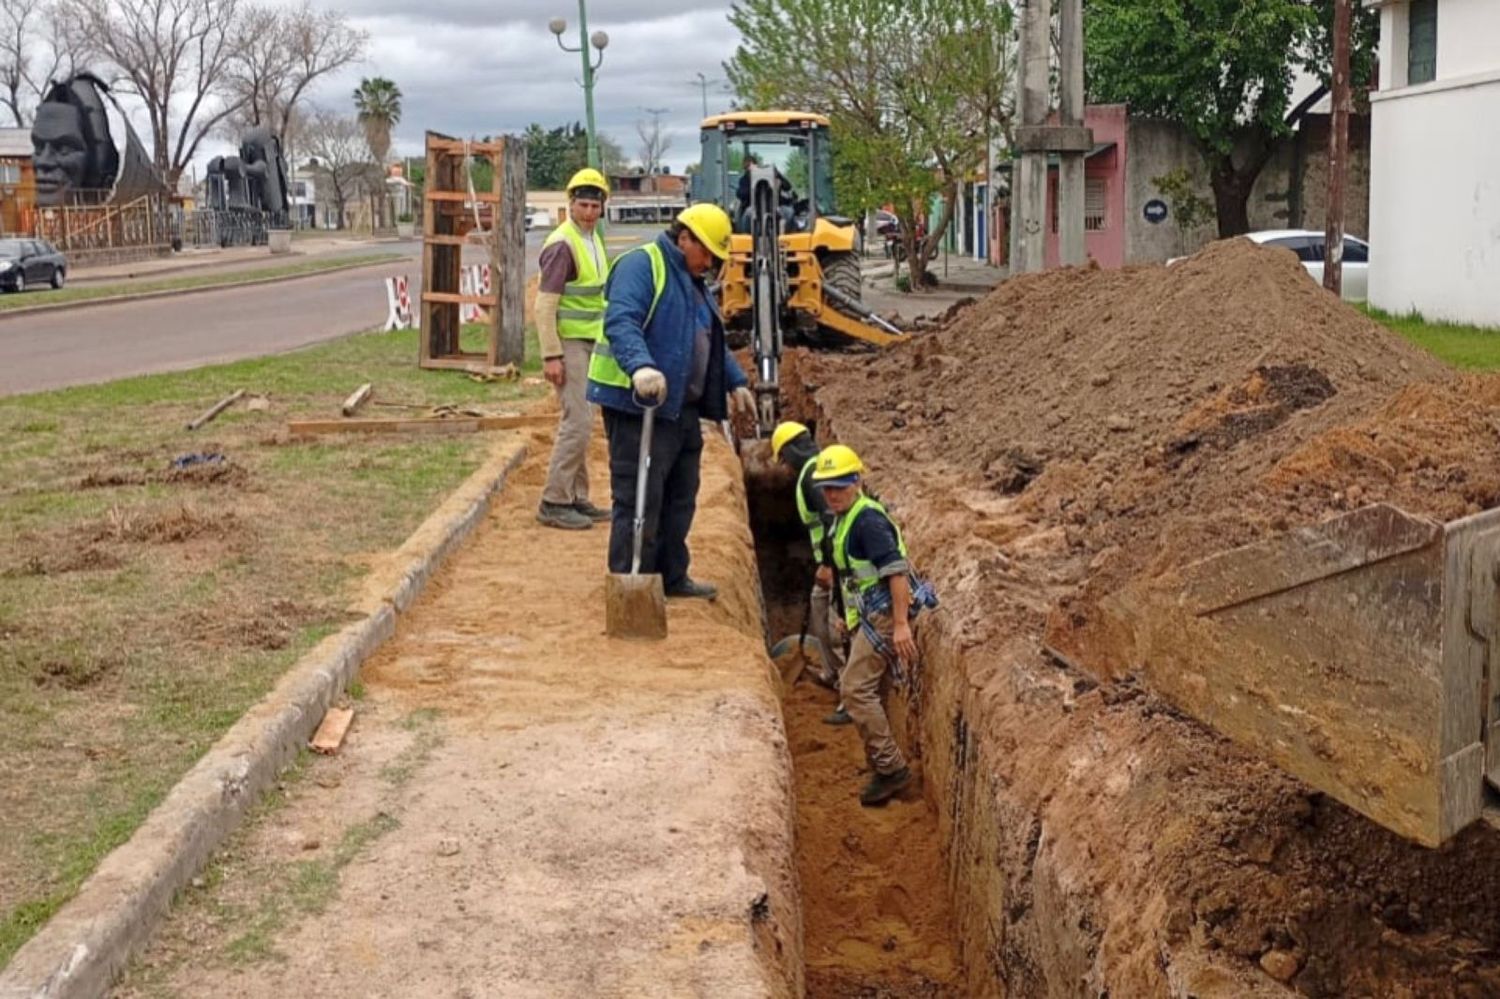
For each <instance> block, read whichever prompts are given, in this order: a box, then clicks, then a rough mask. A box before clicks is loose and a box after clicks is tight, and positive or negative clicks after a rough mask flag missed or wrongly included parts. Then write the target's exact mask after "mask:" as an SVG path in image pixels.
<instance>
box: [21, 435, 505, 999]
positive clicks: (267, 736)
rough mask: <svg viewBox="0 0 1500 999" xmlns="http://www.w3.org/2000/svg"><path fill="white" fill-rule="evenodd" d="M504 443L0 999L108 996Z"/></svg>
mask: <svg viewBox="0 0 1500 999" xmlns="http://www.w3.org/2000/svg"><path fill="white" fill-rule="evenodd" d="M527 450H528V448H527V438H526V437H525V436H524V435H510V436H508V437H507V438H506V439H505V440H504V441H503V442H501V443H498V444H497V445H496V447H495V450H494V451H493V453H492V454H491V457H490V458H489V460H488V461H486V462H485V464H484V465H483V466H481V467H480V468H479V470H478V471H476V472H475V473H474V474H473V475H471V476H470V477H469V478H468V480H467V481H465V482H464V483H463V484H462V485H461V486H459V488H458V489H457V490H456V491H454V493H453V494H452V495H450V496H449V497H448V499H447V500H445V501H444V502H443V504H442V505H441V506H439V507H438V509H437V510H436V511H434V512H433V513H432V514H431V515H430V516H429V517H428V518H427V520H426V521H424V522H423V523H422V525H421V526H420V527H418V528H417V530H416V532H415V533H413V534H412V536H411V537H410V538H408V539H407V541H406V542H405V543H404V544H403V545H402V546H401V547H400V548H399V549H397V551H396V554H395V556H394V557H393V558H392V559H391V560H390V563H389V567H388V568H386V569H384V570H377V572H376V573H375V575H374V576H372V578H371V580H370V581H369V582H368V583H367V585H366V587H365V590H364V594H365V595H364V597H363V598H362V599H361V601H360V602H359V604H358V605H357V606H356V609H357V610H358V611H360V612H362V613H364V614H365V616H364V618H363V619H361V620H360V621H358V622H356V623H355V624H351V625H349V626H348V627H346V628H344V629H343V630H341V631H339V632H338V633H337V634H335V635H331V636H329V637H328V638H326V639H324V640H323V641H322V642H320V643H318V645H317V646H315V647H314V648H313V649H312V651H310V652H309V653H308V654H307V655H305V656H303V657H302V658H301V659H300V660H298V661H297V663H296V664H295V665H293V666H292V667H291V669H290V670H288V671H287V673H286V675H285V676H283V677H282V678H281V680H280V682H278V683H277V684H276V686H275V688H273V689H272V690H271V692H270V693H269V694H267V695H266V696H265V697H264V698H263V699H262V700H261V701H260V703H258V704H256V705H255V706H254V707H252V708H251V709H250V710H249V711H247V712H245V714H244V716H243V717H241V718H240V720H239V721H238V722H236V723H235V725H234V727H233V728H231V729H230V730H229V731H228V732H226V733H225V734H224V736H223V737H222V738H220V739H219V741H218V742H217V743H216V744H215V745H214V746H213V748H211V749H210V750H209V751H208V752H207V753H206V754H205V755H204V757H203V758H202V759H201V760H199V761H198V763H197V764H196V765H195V766H194V767H193V768H192V769H191V770H189V771H188V773H187V774H186V776H184V777H183V778H182V780H180V781H178V783H177V785H176V786H175V787H173V788H172V790H171V791H170V792H169V793H168V795H167V798H166V800H165V801H163V802H162V803H161V804H160V805H159V806H157V808H156V809H155V810H154V811H152V813H151V814H150V815H149V816H148V817H147V818H146V821H145V822H144V823H143V824H142V825H141V827H140V828H139V829H137V830H136V831H135V834H134V835H132V836H131V837H130V839H129V840H128V841H127V842H125V843H124V844H123V845H121V846H120V847H118V848H116V849H115V850H114V851H113V852H112V853H110V854H109V855H108V856H107V857H105V858H104V860H103V862H102V863H100V865H99V867H98V869H97V870H96V871H95V872H94V873H93V874H92V875H90V876H89V878H88V880H87V881H85V882H84V883H83V886H82V887H81V888H80V889H79V891H78V894H77V895H76V896H74V898H73V899H72V900H71V901H69V902H68V903H67V904H66V905H64V906H63V907H62V908H61V909H60V910H58V912H57V913H56V914H55V915H54V916H53V917H52V918H51V919H50V920H48V922H47V924H46V925H45V926H43V927H42V928H41V930H39V931H38V932H37V934H36V936H34V937H32V938H31V939H30V940H29V941H27V942H26V944H25V945H23V946H22V947H21V949H20V950H19V951H17V952H16V954H15V956H14V957H13V958H12V959H11V961H10V963H9V964H8V965H7V966H6V967H5V969H4V970H3V971H0V999H85V997H88V999H92V997H96V996H101V995H103V994H105V992H106V991H107V990H108V989H109V986H110V983H111V982H112V981H113V980H114V978H115V976H116V975H117V974H118V973H119V972H120V971H121V970H122V969H123V968H124V967H125V965H126V963H127V962H128V961H129V960H130V958H131V956H132V955H133V954H134V953H135V951H136V949H137V948H139V947H140V946H141V945H142V944H144V943H145V942H146V941H147V940H148V939H149V938H150V936H151V933H152V931H153V930H154V929H155V928H156V925H157V923H158V922H160V920H161V918H162V917H163V916H164V915H165V914H166V911H167V908H168V906H169V905H170V904H171V902H172V899H173V897H174V896H175V895H176V894H177V892H178V891H179V890H181V889H182V888H183V886H185V885H186V884H187V883H188V881H189V880H191V879H192V878H193V876H194V875H196V874H197V873H198V871H199V870H201V869H202V867H203V865H204V864H205V863H206V862H207V861H208V858H209V856H210V855H211V854H212V853H213V851H214V850H215V849H217V848H218V847H219V845H220V844H222V843H223V842H224V840H225V838H226V837H228V835H229V834H230V833H231V832H233V831H234V829H235V828H236V827H237V826H238V825H239V822H240V819H241V818H242V817H243V816H244V814H245V811H246V809H247V808H249V806H250V805H251V804H252V803H253V802H254V801H255V800H256V799H257V798H258V797H259V796H260V794H261V792H263V791H264V790H265V789H266V788H268V787H269V786H270V785H271V784H272V783H274V782H275V780H276V777H277V775H278V774H279V773H280V772H281V770H282V768H284V767H285V766H286V765H287V763H288V762H290V760H291V759H292V758H293V757H294V756H295V755H296V753H297V751H298V750H299V749H300V748H301V747H302V746H303V745H305V744H306V743H307V740H308V739H309V738H310V737H311V736H312V733H313V731H314V729H316V728H317V725H318V723H319V722H320V721H321V720H322V718H323V714H324V712H325V711H327V710H328V707H329V706H330V705H331V704H332V703H333V702H334V700H335V698H337V697H338V696H339V694H340V693H341V692H342V691H343V690H344V688H345V686H346V685H347V684H348V683H349V681H350V680H351V679H353V677H354V676H355V674H356V673H357V672H358V670H359V667H360V665H361V664H362V663H363V662H364V661H365V660H366V659H367V658H369V656H370V655H371V654H372V653H373V652H374V651H375V650H376V649H377V648H379V647H380V645H381V643H383V642H384V641H385V640H386V639H388V638H390V637H391V636H392V635H394V634H395V631H396V618H397V615H398V614H400V613H401V612H403V611H405V610H406V609H407V608H408V607H410V606H411V604H412V602H413V601H414V600H416V598H417V596H418V595H419V594H420V593H421V592H422V589H423V587H425V586H426V584H427V582H428V581H429V580H430V579H431V578H432V575H433V574H434V573H435V572H436V571H437V569H438V567H439V566H440V565H441V564H442V562H443V560H444V559H445V558H447V557H448V555H450V554H451V553H452V552H453V551H454V550H455V549H456V548H457V547H458V545H459V544H460V543H462V541H463V540H464V539H465V538H467V537H468V535H469V534H470V533H471V532H472V531H473V530H474V528H475V527H477V526H478V525H479V523H480V522H481V521H482V520H483V519H484V517H485V515H486V514H487V513H488V512H489V509H490V506H491V505H492V504H493V502H494V499H495V496H496V495H497V494H498V493H499V492H500V490H501V488H502V487H503V486H504V484H505V480H506V478H507V477H508V476H509V475H510V473H511V471H513V470H514V469H515V468H516V466H517V465H519V464H520V463H521V462H522V461H523V460H524V459H525V457H526V454H527Z"/></svg>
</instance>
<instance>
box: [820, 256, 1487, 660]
mask: <svg viewBox="0 0 1500 999" xmlns="http://www.w3.org/2000/svg"><path fill="white" fill-rule="evenodd" d="M830 366H831V370H830ZM810 375H811V378H812V380H813V381H815V382H818V383H821V384H824V385H826V388H825V389H824V390H823V391H822V392H821V394H820V397H819V398H820V401H821V402H822V404H823V405H824V406H825V407H826V408H828V409H830V410H832V411H836V412H838V413H839V414H840V415H841V416H842V417H844V420H845V422H844V424H843V425H844V426H850V425H851V424H852V425H856V429H855V430H854V432H852V433H848V432H846V436H849V437H850V438H851V440H850V443H852V444H854V445H855V446H856V447H857V448H858V447H860V445H861V444H864V445H865V447H866V448H870V447H873V448H874V449H875V452H874V453H875V454H877V455H878V454H880V453H881V451H882V448H887V449H888V451H887V453H890V454H892V455H893V457H894V459H896V460H898V461H900V463H901V464H902V466H903V467H910V463H911V462H913V461H921V462H923V463H925V464H927V465H928V467H929V468H931V469H932V470H933V471H934V472H935V473H937V474H941V475H943V476H944V477H945V478H950V477H951V479H952V480H953V481H954V482H955V483H961V484H963V485H965V486H969V487H972V488H976V489H982V490H984V491H985V492H987V493H989V494H991V495H999V496H1017V497H1018V500H1017V502H1016V503H1015V505H1014V508H1013V513H1012V516H1013V518H1016V521H1015V526H1014V528H1013V529H1010V528H1005V527H1001V528H1000V529H999V530H1000V533H999V534H998V535H995V536H993V537H994V538H995V540H998V541H1000V542H1001V543H1002V546H1003V545H1004V544H1005V543H1006V542H1007V541H1009V540H1010V539H1009V538H1008V537H1007V536H1006V535H1007V533H1013V534H1016V535H1024V536H1027V537H1026V540H1025V542H1024V544H1023V545H1022V547H1021V549H1020V550H1019V551H1015V552H1010V551H1008V552H1007V554H1015V555H1020V556H1022V557H1028V556H1031V555H1035V554H1038V551H1037V549H1038V548H1040V549H1041V552H1040V554H1042V555H1044V556H1045V557H1046V558H1047V559H1048V560H1049V561H1051V562H1053V563H1054V565H1053V572H1054V573H1060V574H1061V576H1060V577H1059V581H1060V582H1062V583H1063V584H1065V585H1069V586H1077V587H1078V591H1077V592H1074V593H1065V594H1062V595H1061V596H1060V599H1059V600H1058V601H1057V603H1058V610H1059V612H1058V613H1057V614H1055V615H1054V617H1053V625H1052V635H1051V637H1052V638H1053V639H1054V640H1055V641H1056V642H1057V644H1058V645H1059V646H1060V647H1062V648H1064V649H1065V650H1068V651H1076V650H1078V649H1079V648H1081V647H1083V646H1084V645H1085V644H1087V633H1088V631H1089V629H1090V628H1091V627H1092V626H1093V624H1094V618H1093V615H1092V603H1093V600H1094V599H1095V598H1096V597H1098V596H1099V595H1102V594H1103V593H1106V592H1109V591H1110V590H1112V589H1114V588H1116V587H1117V586H1118V585H1120V583H1121V582H1123V581H1124V580H1126V579H1128V578H1131V577H1133V576H1136V575H1138V574H1140V573H1142V572H1154V571H1159V570H1161V569H1164V568H1166V567H1168V566H1171V565H1176V564H1180V563H1182V562H1184V561H1189V560H1191V559H1193V558H1195V557H1198V556H1199V555H1201V554H1203V553H1206V552H1210V551H1215V550H1219V549H1222V548H1227V547H1233V546H1235V545H1239V544H1244V543H1246V542H1248V541H1251V540H1254V539H1256V538H1259V537H1263V536H1265V535H1266V534H1268V533H1272V532H1274V531H1280V530H1284V529H1285V528H1286V527H1287V526H1289V525H1290V524H1294V523H1302V522H1308V521H1315V520H1319V519H1322V518H1323V517H1326V516H1328V515H1329V514H1331V513H1333V512H1337V511H1340V510H1344V509H1351V508H1353V507H1356V506H1361V505H1364V504H1367V503H1370V502H1376V501H1380V500H1389V501H1392V502H1396V503H1398V504H1400V505H1402V506H1404V507H1405V508H1407V509H1409V510H1411V511H1412V512H1415V513H1421V514H1427V515H1430V516H1433V517H1438V518H1448V517H1453V516H1458V515H1462V514H1463V513H1466V512H1477V511H1478V510H1480V509H1484V508H1486V507H1487V506H1490V505H1493V504H1494V503H1495V502H1496V501H1497V500H1500V475H1497V474H1496V472H1495V471H1494V469H1495V468H1496V467H1497V466H1496V464H1495V462H1494V457H1495V455H1496V453H1497V451H1500V430H1497V429H1496V428H1497V427H1500V382H1495V383H1491V382H1490V381H1488V380H1486V379H1484V378H1467V379H1458V378H1457V377H1455V376H1453V375H1452V374H1451V372H1450V371H1449V369H1447V368H1446V367H1445V366H1443V365H1442V364H1441V363H1440V362H1438V361H1436V360H1435V359H1434V358H1432V357H1431V356H1429V355H1427V354H1426V353H1424V352H1422V351H1420V350H1418V349H1416V348H1414V347H1412V346H1410V345H1409V344H1407V343H1406V342H1405V341H1403V340H1401V339H1400V338H1399V337H1397V336H1396V335H1394V334H1392V333H1391V332H1389V331H1388V330H1386V329H1385V328H1384V327H1382V326H1380V325H1379V324H1377V323H1375V322H1373V321H1372V320H1369V319H1368V318H1366V317H1364V316H1362V315H1361V314H1359V313H1358V312H1356V311H1354V310H1352V309H1349V308H1348V307H1346V306H1344V305H1343V304H1342V303H1340V302H1338V301H1337V300H1335V299H1333V298H1332V297H1331V296H1329V295H1327V294H1326V293H1325V292H1324V291H1323V290H1322V289H1320V288H1319V287H1317V286H1316V285H1315V284H1314V283H1313V282H1312V281H1311V280H1310V279H1309V278H1308V276H1307V274H1306V273H1305V272H1304V271H1303V269H1302V267H1301V265H1300V264H1299V263H1298V262H1297V260H1296V258H1295V257H1293V256H1292V255H1291V254H1289V253H1285V252H1283V251H1279V250H1267V249H1263V248H1261V247H1257V246H1255V245H1253V244H1251V243H1249V242H1245V241H1232V242H1225V243H1220V244H1215V245H1214V246H1212V247H1210V248H1209V249H1208V250H1206V251H1204V252H1203V253H1200V254H1198V255H1197V256H1195V257H1191V258H1189V259H1187V260H1184V261H1182V262H1180V263H1178V264H1176V265H1174V266H1172V267H1149V268H1132V269H1127V270H1124V271H1116V272H1105V271H1100V270H1097V269H1092V268H1079V269H1073V270H1064V271H1053V272H1049V273H1045V274H1040V275H1033V276H1027V277H1023V278H1020V279H1017V280H1014V281H1010V282H1007V283H1006V284H1004V285H1002V286H1001V287H1000V288H999V289H997V290H996V291H995V292H994V293H993V294H992V295H990V296H989V297H988V298H986V299H985V300H984V301H982V302H980V303H978V304H976V305H975V306H973V307H972V308H971V309H969V310H966V311H964V312H962V313H960V314H959V315H958V316H956V317H955V318H954V320H953V322H952V323H951V324H950V325H949V326H948V328H947V329H945V330H944V331H942V332H941V333H937V334H934V335H929V336H926V337H923V338H922V339H921V340H920V341H919V342H918V343H917V344H916V345H914V346H912V347H909V348H904V349H898V350H892V351H889V352H887V353H885V354H883V355H881V356H879V357H877V358H875V359H873V360H871V361H868V362H866V363H863V364H855V365H851V364H850V362H848V361H847V360H845V361H839V360H835V361H831V362H826V361H825V362H815V370H813V371H812V372H810ZM851 376H852V377H851ZM1403 390H1404V391H1403ZM854 414H859V415H858V418H857V419H855V420H853V421H850V420H849V417H850V416H852V415H854ZM969 502H970V505H972V503H973V501H972V499H971V500H970V501H969ZM1036 527H1044V528H1047V529H1050V531H1051V533H1050V534H1046V535H1045V536H1044V537H1042V538H1040V539H1039V538H1038V537H1037V536H1036V534H1037V532H1036V531H1035V530H1034V528H1036ZM989 529H990V530H992V531H993V530H995V529H996V528H995V525H989ZM1059 561H1062V562H1064V563H1066V564H1062V565H1059V564H1057V563H1058V562H1059Z"/></svg>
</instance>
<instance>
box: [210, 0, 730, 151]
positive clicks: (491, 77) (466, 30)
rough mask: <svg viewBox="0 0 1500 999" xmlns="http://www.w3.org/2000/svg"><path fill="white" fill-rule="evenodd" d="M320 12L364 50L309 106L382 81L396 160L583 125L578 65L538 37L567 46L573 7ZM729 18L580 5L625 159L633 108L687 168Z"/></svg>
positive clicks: (380, 4) (677, 5)
mask: <svg viewBox="0 0 1500 999" xmlns="http://www.w3.org/2000/svg"><path fill="white" fill-rule="evenodd" d="M287 2H290V0H287ZM327 2H328V3H329V4H330V5H331V6H338V7H341V8H342V9H343V10H346V11H348V13H349V14H350V16H351V17H353V18H354V19H355V21H356V22H357V23H358V25H359V26H360V27H362V28H364V29H365V30H366V31H368V32H369V33H370V48H369V54H368V56H367V58H366V59H365V61H364V63H362V64H360V65H358V66H354V67H351V68H350V69H348V70H345V71H343V72H341V73H340V74H338V75H337V76H332V77H329V78H327V79H326V80H325V81H324V82H323V83H322V84H321V85H320V86H319V87H318V89H317V92H316V93H315V94H314V98H313V99H314V100H315V101H316V102H317V103H319V104H324V105H328V106H331V107H335V108H347V109H349V110H350V111H351V112H352V110H353V102H352V100H351V97H350V95H351V93H352V91H353V90H354V88H355V86H357V85H358V83H359V80H360V77H362V76H385V77H388V78H390V79H391V80H394V81H395V83H396V85H397V86H399V87H400V88H401V93H402V95H403V97H402V105H401V108H402V109H401V123H400V124H399V125H398V126H397V127H396V136H395V152H396V153H397V154H400V155H413V156H416V155H420V154H421V152H422V135H423V133H424V132H425V131H426V130H427V129H432V130H434V131H438V132H446V133H447V134H449V135H454V136H458V137H461V138H462V137H468V136H481V135H497V134H504V133H519V132H520V131H522V130H523V129H524V128H525V127H526V125H527V124H528V123H529V122H533V121H536V122H540V123H542V124H543V125H547V126H549V127H554V126H557V125H562V124H564V123H566V122H569V121H582V120H583V90H582V88H581V87H580V86H579V84H578V81H579V80H580V79H581V76H582V67H581V66H580V64H579V57H578V54H577V53H565V52H563V51H561V50H560V49H559V48H558V47H557V42H556V40H555V39H554V38H553V35H552V33H551V32H550V31H548V30H547V22H548V21H549V20H550V19H551V18H553V17H564V18H566V19H567V21H568V32H567V34H566V35H565V36H564V39H565V40H566V41H567V42H568V43H569V44H570V45H576V44H577V42H578V0H415V2H413V0H327ZM729 7H730V3H729V0H707V2H705V3H688V2H686V0H651V2H649V3H640V2H634V3H630V2H626V0H589V3H588V17H589V31H590V32H591V33H592V32H594V31H598V30H603V31H606V32H608V33H609V47H608V48H607V49H606V50H605V53H604V64H603V66H602V67H601V68H600V70H599V73H598V75H597V78H596V82H595V86H594V114H595V118H596V121H597V122H598V127H599V129H600V131H601V132H603V133H605V134H607V135H609V136H610V137H611V138H613V139H614V140H615V141H616V142H618V143H620V145H621V147H622V148H623V149H624V150H625V154H626V156H627V157H629V158H631V159H634V158H635V156H636V155H637V150H638V149H639V147H640V139H639V137H638V136H637V135H636V131H635V125H636V122H637V121H641V120H647V119H649V117H650V116H649V115H647V114H646V112H645V111H644V110H643V109H644V108H666V109H667V111H666V113H665V114H663V115H662V119H661V120H662V127H663V130H664V131H668V132H669V134H670V137H671V142H672V145H671V148H670V149H668V151H667V154H666V161H667V163H669V164H670V165H671V166H672V167H673V168H674V169H677V170H681V169H682V168H683V167H685V166H686V165H687V164H689V163H693V162H696V161H697V159H698V150H697V146H698V135H697V131H698V122H699V121H700V120H701V118H702V111H703V100H702V92H701V90H700V88H699V85H698V79H697V75H696V74H697V73H699V72H702V73H703V74H704V76H706V77H707V78H708V80H709V87H708V107H709V111H710V113H715V112H718V111H722V110H724V109H725V108H726V107H727V106H728V103H729V99H730V97H729V94H728V93H727V92H726V89H725V84H724V82H723V80H724V71H723V67H722V64H723V62H724V61H725V60H726V59H728V58H729V57H730V56H731V55H732V54H733V53H734V49H735V45H736V43H737V41H738V37H739V36H738V33H737V32H736V31H735V30H734V28H733V27H731V26H730V24H729V21H728V18H727V14H728V11H729ZM217 151H222V150H217ZM200 159H201V160H205V161H206V157H200ZM200 166H201V164H200Z"/></svg>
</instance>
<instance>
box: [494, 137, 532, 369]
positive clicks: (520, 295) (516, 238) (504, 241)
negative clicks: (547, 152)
mask: <svg viewBox="0 0 1500 999" xmlns="http://www.w3.org/2000/svg"><path fill="white" fill-rule="evenodd" d="M502 144H503V146H504V151H503V153H502V154H501V155H502V157H503V158H502V159H501V160H500V161H499V162H497V163H496V164H495V170H494V185H495V194H496V196H497V197H498V198H499V199H500V207H499V208H498V209H497V210H496V212H495V215H496V218H495V232H494V239H495V250H494V261H493V265H492V267H491V272H492V276H491V280H492V281H493V282H494V284H493V287H494V289H495V294H496V296H497V302H498V310H497V312H496V314H495V315H494V316H493V317H492V320H493V322H492V330H493V334H492V336H493V340H494V342H493V343H492V345H491V347H490V352H491V356H492V357H493V358H494V359H495V361H496V362H497V363H499V364H514V365H516V366H517V367H519V366H520V365H521V364H522V363H523V362H524V361H525V359H526V144H525V143H524V142H522V141H520V140H519V139H516V138H512V137H507V138H505V139H503V140H502Z"/></svg>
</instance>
